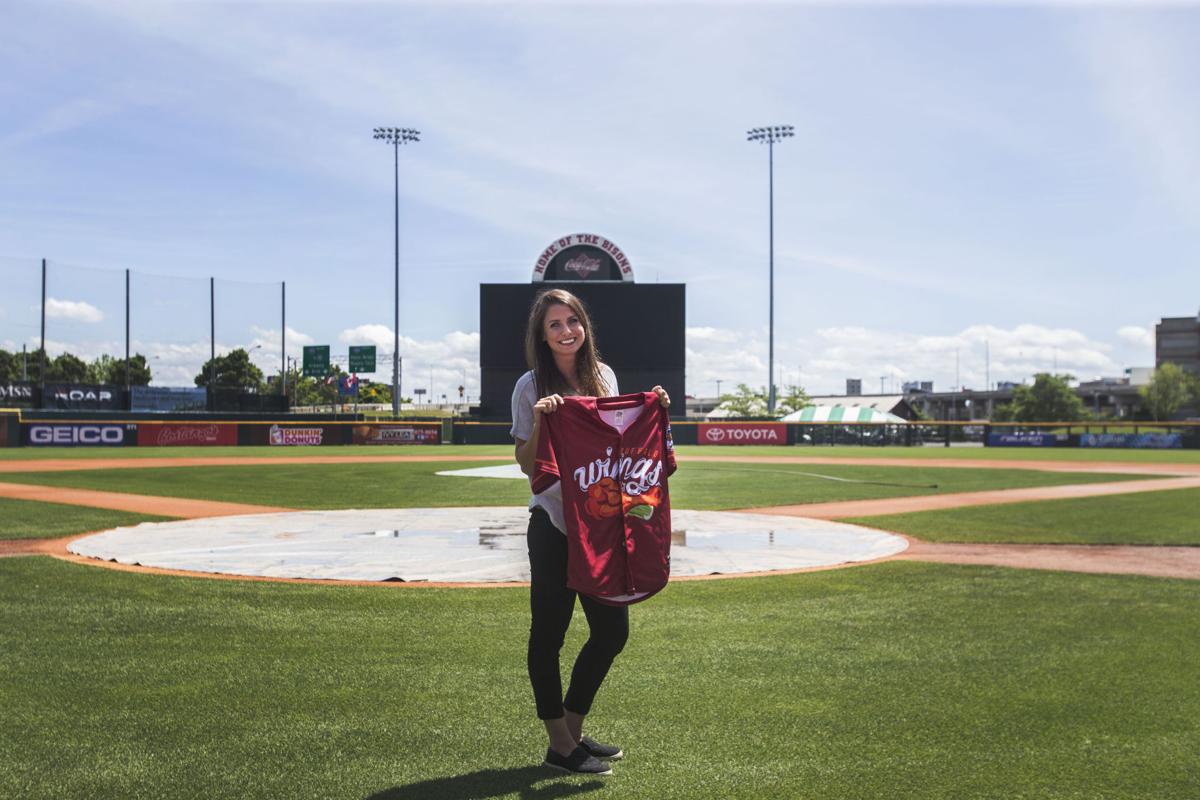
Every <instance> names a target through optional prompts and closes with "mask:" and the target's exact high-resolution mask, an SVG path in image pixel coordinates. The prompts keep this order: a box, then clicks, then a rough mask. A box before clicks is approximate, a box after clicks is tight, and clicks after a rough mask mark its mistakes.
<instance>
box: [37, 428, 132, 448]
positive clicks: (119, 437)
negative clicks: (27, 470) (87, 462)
mask: <svg viewBox="0 0 1200 800" xmlns="http://www.w3.org/2000/svg"><path fill="white" fill-rule="evenodd" d="M26 430H27V432H26V441H27V443H28V444H31V445H34V446H35V447H46V446H52V447H76V446H88V447H120V446H122V445H124V444H125V443H126V442H127V441H130V440H131V439H132V438H133V437H134V436H136V435H137V426H136V425H86V424H71V425H66V424H60V425H54V424H38V425H30V426H29V427H28V428H27V429H26ZM131 434H132V435H131Z"/></svg>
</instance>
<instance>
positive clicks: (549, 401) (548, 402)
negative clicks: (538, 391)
mask: <svg viewBox="0 0 1200 800" xmlns="http://www.w3.org/2000/svg"><path fill="white" fill-rule="evenodd" d="M562 404H563V399H562V395H560V394H549V395H546V396H545V397H543V398H542V399H541V400H538V401H537V402H536V403H534V404H533V413H534V415H537V414H553V413H554V412H555V411H557V410H558V407H559V406H561V405H562Z"/></svg>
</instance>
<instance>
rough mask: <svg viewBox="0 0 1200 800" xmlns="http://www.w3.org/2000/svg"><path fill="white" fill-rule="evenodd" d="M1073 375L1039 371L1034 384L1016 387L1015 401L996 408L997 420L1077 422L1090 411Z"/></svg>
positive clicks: (1014, 391)
mask: <svg viewBox="0 0 1200 800" xmlns="http://www.w3.org/2000/svg"><path fill="white" fill-rule="evenodd" d="M1070 379H1071V376H1070V375H1051V374H1050V373H1048V372H1039V373H1038V374H1037V375H1035V376H1034V377H1033V385H1032V386H1018V387H1017V388H1015V389H1013V397H1012V402H1011V403H1009V404H1008V405H1007V406H1001V407H1000V408H998V409H996V411H995V413H994V414H993V415H992V417H993V419H994V420H996V421H997V422H1078V421H1079V420H1081V419H1085V418H1086V417H1087V415H1088V413H1087V408H1086V407H1084V405H1083V401H1082V400H1080V399H1079V396H1078V395H1076V394H1075V392H1074V391H1073V390H1072V389H1071V386H1070V384H1069V383H1068V381H1069V380H1070Z"/></svg>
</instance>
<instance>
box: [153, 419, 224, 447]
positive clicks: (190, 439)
mask: <svg viewBox="0 0 1200 800" xmlns="http://www.w3.org/2000/svg"><path fill="white" fill-rule="evenodd" d="M237 443H238V442H237V426H236V425H226V424H215V423H209V424H204V425H149V424H142V425H141V426H140V427H139V428H138V446H139V447H184V446H188V447H196V446H199V447H206V446H209V447H212V446H217V445H236V444H237Z"/></svg>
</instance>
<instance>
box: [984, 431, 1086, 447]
mask: <svg viewBox="0 0 1200 800" xmlns="http://www.w3.org/2000/svg"><path fill="white" fill-rule="evenodd" d="M1070 441H1071V437H1069V436H1067V435H1066V434H1065V433H989V434H988V438H987V444H988V447H1064V446H1066V445H1067V444H1068V443H1070Z"/></svg>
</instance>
